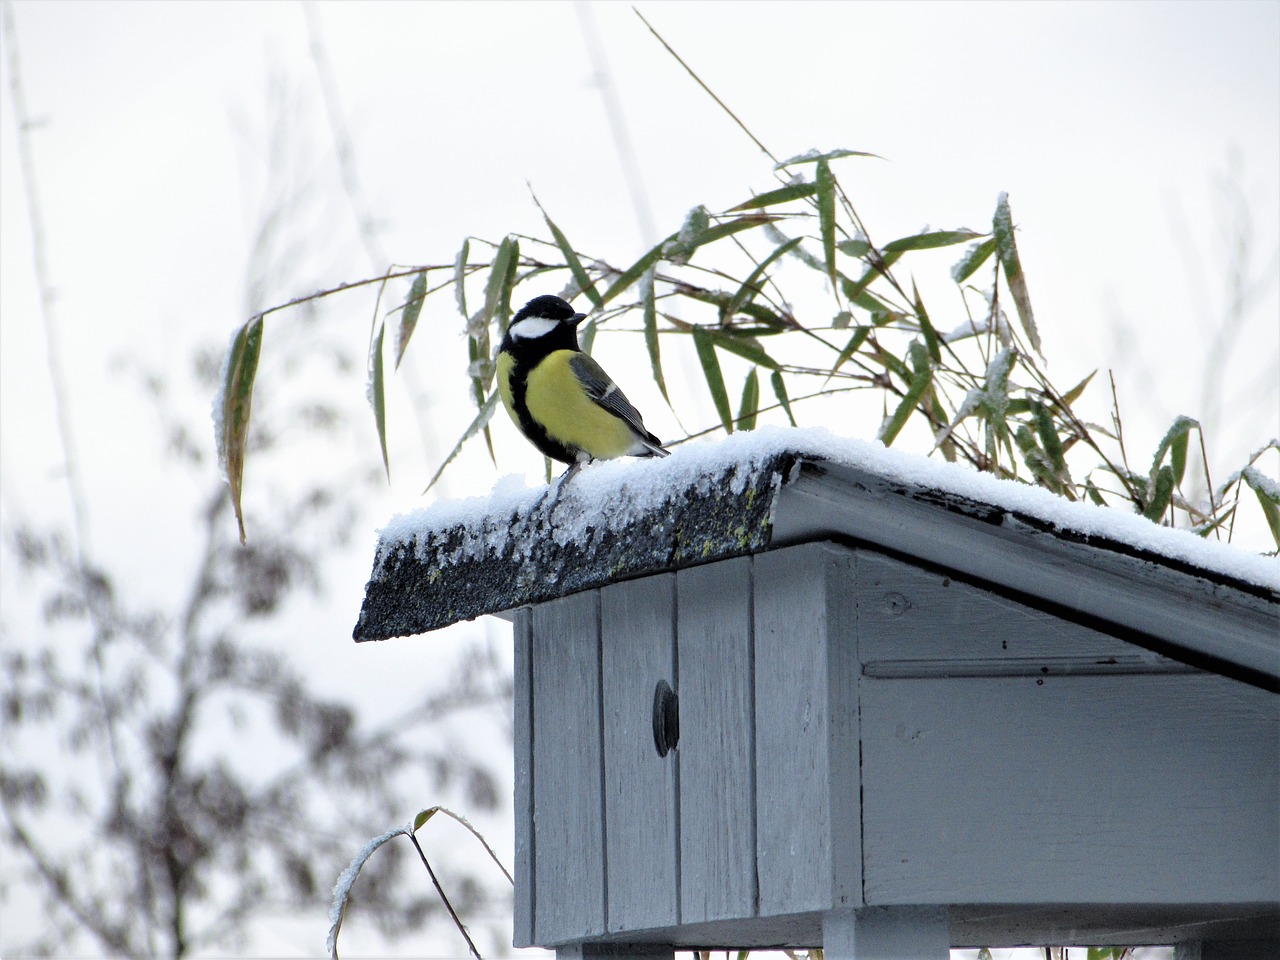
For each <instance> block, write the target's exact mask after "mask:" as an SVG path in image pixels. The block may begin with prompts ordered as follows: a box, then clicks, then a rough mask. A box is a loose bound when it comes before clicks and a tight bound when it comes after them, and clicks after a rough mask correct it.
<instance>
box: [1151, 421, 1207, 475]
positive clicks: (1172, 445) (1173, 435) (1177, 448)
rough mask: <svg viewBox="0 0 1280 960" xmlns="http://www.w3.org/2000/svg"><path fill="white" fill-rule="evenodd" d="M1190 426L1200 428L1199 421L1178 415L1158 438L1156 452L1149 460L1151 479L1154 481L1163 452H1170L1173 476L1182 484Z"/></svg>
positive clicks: (1163, 456)
mask: <svg viewBox="0 0 1280 960" xmlns="http://www.w3.org/2000/svg"><path fill="white" fill-rule="evenodd" d="M1192 428H1195V429H1197V430H1198V429H1200V423H1199V421H1197V420H1193V419H1192V418H1191V417H1183V416H1179V417H1177V418H1175V419H1174V421H1173V424H1172V425H1171V426H1170V427H1169V429H1168V430H1166V431H1165V434H1164V436H1163V437H1162V438H1161V439H1160V444H1159V446H1157V447H1156V454H1155V456H1154V457H1153V458H1152V460H1151V474H1150V477H1151V481H1152V483H1154V482H1155V479H1156V471H1157V470H1159V469H1160V464H1161V463H1163V462H1164V458H1165V454H1167V453H1170V454H1172V455H1171V457H1170V462H1171V463H1172V465H1173V478H1174V480H1175V481H1176V484H1177V485H1178V486H1181V485H1182V478H1183V476H1184V475H1185V473H1186V470H1187V440H1188V439H1189V436H1188V435H1189V433H1190V431H1191V430H1192Z"/></svg>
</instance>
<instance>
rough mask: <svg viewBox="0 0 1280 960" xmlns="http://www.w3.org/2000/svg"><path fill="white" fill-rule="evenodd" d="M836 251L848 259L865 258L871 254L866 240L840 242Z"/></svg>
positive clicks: (869, 245)
mask: <svg viewBox="0 0 1280 960" xmlns="http://www.w3.org/2000/svg"><path fill="white" fill-rule="evenodd" d="M836 249H837V250H839V251H840V252H841V253H843V254H846V255H848V256H850V257H859V258H860V257H865V256H866V255H867V254H868V253H870V252H871V244H869V243H868V242H867V241H866V240H841V241H840V242H839V243H837V244H836Z"/></svg>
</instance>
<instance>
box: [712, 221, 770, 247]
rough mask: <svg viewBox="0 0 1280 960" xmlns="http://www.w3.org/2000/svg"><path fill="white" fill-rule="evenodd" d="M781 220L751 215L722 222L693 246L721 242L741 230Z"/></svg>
mask: <svg viewBox="0 0 1280 960" xmlns="http://www.w3.org/2000/svg"><path fill="white" fill-rule="evenodd" d="M781 219H782V217H775V216H772V215H771V214H767V213H751V214H747V216H745V217H738V218H737V219H736V220H724V221H722V222H720V223H717V224H715V225H714V226H712V227H708V228H707V230H706V232H705V233H703V234H702V235H701V236H699V237H698V241H697V243H696V244H695V246H697V247H705V246H707V245H708V244H711V243H715V242H716V241H717V240H723V239H724V238H725V237H731V236H733V235H734V234H735V233H741V232H742V231H743V230H752V229H754V228H756V227H761V226H764V225H765V224H767V223H774V222H775V221H778V220H781Z"/></svg>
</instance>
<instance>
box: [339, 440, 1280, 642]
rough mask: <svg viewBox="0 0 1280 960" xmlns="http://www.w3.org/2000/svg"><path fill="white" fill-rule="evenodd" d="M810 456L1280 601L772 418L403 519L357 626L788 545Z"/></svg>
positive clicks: (1235, 567) (1116, 535)
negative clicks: (668, 451) (661, 455)
mask: <svg viewBox="0 0 1280 960" xmlns="http://www.w3.org/2000/svg"><path fill="white" fill-rule="evenodd" d="M802 462H803V463H804V464H805V465H807V466H813V467H816V468H817V472H818V473H821V472H823V471H825V470H826V469H836V470H837V471H838V472H839V473H842V474H845V475H846V476H848V475H849V471H853V473H854V474H857V475H861V476H864V477H865V478H867V480H869V481H871V482H872V484H873V485H875V486H877V487H879V488H881V489H883V490H893V491H894V492H895V493H897V494H900V495H901V496H902V497H904V498H905V499H907V500H909V501H912V502H915V503H918V504H929V505H931V506H932V508H933V509H936V510H942V511H946V512H949V513H959V514H964V515H966V516H968V517H970V518H971V519H973V520H975V521H981V522H982V523H986V524H994V525H1002V524H1007V523H1015V524H1020V525H1022V526H1024V527H1027V528H1035V529H1037V530H1040V531H1042V532H1044V533H1046V534H1048V535H1049V536H1050V539H1051V540H1054V541H1055V542H1061V543H1067V542H1070V543H1075V544H1078V545H1087V546H1088V547H1089V548H1090V549H1093V550H1097V551H1100V553H1099V554H1098V555H1099V556H1108V557H1111V556H1119V555H1124V556H1128V557H1133V558H1137V559H1139V560H1142V561H1144V562H1147V563H1149V564H1150V565H1154V566H1159V567H1162V568H1165V569H1168V570H1171V571H1176V572H1180V573H1183V574H1186V575H1189V576H1192V577H1198V578H1201V579H1206V580H1209V581H1212V582H1214V583H1218V584H1224V585H1226V586H1227V587H1228V588H1230V589H1232V590H1239V591H1242V592H1244V593H1246V594H1249V595H1252V596H1254V597H1256V598H1260V599H1261V600H1262V601H1263V602H1264V603H1266V604H1267V605H1268V606H1271V605H1277V604H1280V561H1276V560H1275V559H1274V558H1264V557H1259V556H1257V555H1254V554H1250V553H1248V552H1247V551H1243V550H1239V549H1235V548H1231V547H1227V546H1225V545H1223V544H1216V543H1206V542H1204V541H1202V540H1201V539H1200V538H1198V537H1196V536H1194V535H1193V534H1191V533H1189V532H1187V531H1184V530H1174V529H1170V528H1167V527H1161V526H1159V525H1157V524H1154V523H1151V522H1150V521H1147V520H1145V519H1144V518H1142V517H1139V516H1137V515H1134V514H1130V513H1127V512H1125V511H1122V510H1118V509H1112V508H1101V507H1095V506H1093V505H1091V504H1084V503H1073V502H1069V501H1067V500H1066V499H1064V498H1062V497H1059V496H1056V495H1054V494H1051V493H1049V492H1048V491H1045V490H1041V489H1038V488H1034V487H1031V486H1028V485H1026V484H1022V483H1016V482H1011V481H1006V480H999V479H996V478H994V477H992V476H990V475H988V474H979V473H977V472H975V471H973V470H971V469H968V468H965V467H962V466H958V465H955V464H948V463H945V462H939V461H936V460H930V459H928V458H924V457H920V456H917V455H912V454H907V453H903V452H901V451H897V450H892V449H886V448H885V447H883V446H882V445H880V444H878V443H875V442H866V441H859V440H850V439H847V438H842V437H836V436H833V435H831V434H829V433H828V432H827V431H824V430H820V429H816V430H815V429H801V430H796V429H779V428H764V429H761V430H758V431H753V432H752V433H750V434H735V435H734V436H732V437H730V438H728V439H726V440H722V441H719V442H717V443H713V444H711V443H708V444H699V445H692V446H690V447H682V448H680V449H678V450H677V451H676V452H675V454H674V455H673V456H672V457H670V458H668V459H666V460H661V461H639V462H623V461H610V462H605V463H597V464H593V465H592V466H591V467H590V468H588V469H587V470H584V471H582V473H581V474H579V475H578V477H576V478H575V479H574V480H573V481H572V482H571V483H570V484H569V485H568V486H566V487H565V488H564V489H563V491H561V492H560V493H559V495H558V499H557V498H555V497H554V496H553V495H552V494H551V491H552V490H553V489H555V488H545V487H540V488H536V489H533V490H529V489H523V488H521V489H516V490H512V489H511V484H510V483H507V482H502V483H500V484H499V485H498V487H496V488H495V490H494V492H493V493H492V494H490V496H489V497H487V498H475V499H471V500H465V501H450V502H441V503H437V504H434V505H432V506H430V507H428V508H426V509H424V510H420V511H417V512H415V513H413V514H408V515H403V516H401V517H397V518H395V519H394V520H393V521H392V522H391V523H389V524H388V525H387V527H386V528H384V529H383V531H382V533H381V536H380V539H379V544H378V551H377V557H376V560H375V563H374V570H373V575H372V578H371V580H370V582H369V584H368V588H367V593H366V597H365V602H364V605H363V608H362V610H361V614H360V619H359V622H358V623H357V625H356V629H355V632H354V636H355V638H356V639H357V640H374V639H386V638H389V637H393V636H408V635H412V634H416V633H422V632H425V631H427V630H433V629H437V628H438V627H441V626H446V625H448V624H450V623H454V622H457V621H458V620H466V619H472V618H474V617H476V616H480V615H482V614H486V613H497V612H502V611H507V610H512V609H515V608H518V607H521V606H524V605H527V604H532V603H539V602H542V601H545V600H549V599H552V598H555V597H559V596H564V595H567V594H569V593H573V592H576V591H578V590H584V589H589V588H592V587H597V586H602V585H604V584H606V583H611V582H614V581H617V580H623V579H628V578H631V577H637V576H644V575H648V574H651V573H658V572H663V571H667V570H672V569H676V568H678V567H681V566H689V565H693V564H696V563H704V562H710V561H713V560H719V559H727V558H729V557H733V556H741V555H744V554H748V553H754V552H758V551H760V550H764V549H768V548H770V547H771V546H778V545H780V543H779V542H778V541H777V538H776V536H775V532H774V530H773V520H774V518H775V515H776V511H777V509H778V503H779V500H780V497H779V493H780V491H781V490H782V488H783V485H784V483H787V484H790V483H791V482H792V481H794V480H797V479H799V478H800V473H801V471H800V470H799V466H800V465H801V464H802ZM814 472H815V471H814V470H813V469H810V470H807V471H806V473H807V474H809V475H811V476H812V475H813V474H814ZM801 486H802V485H801ZM781 499H785V498H781ZM893 499H895V500H897V499H899V498H898V497H894V498H893Z"/></svg>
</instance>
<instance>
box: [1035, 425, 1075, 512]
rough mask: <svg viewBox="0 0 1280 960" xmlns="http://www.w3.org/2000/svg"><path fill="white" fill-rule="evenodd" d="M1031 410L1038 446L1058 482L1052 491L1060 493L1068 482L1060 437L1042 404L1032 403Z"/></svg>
mask: <svg viewBox="0 0 1280 960" xmlns="http://www.w3.org/2000/svg"><path fill="white" fill-rule="evenodd" d="M1031 410H1032V413H1033V414H1034V416H1035V418H1036V433H1037V434H1039V436H1040V446H1041V447H1042V448H1043V449H1044V453H1045V456H1046V457H1048V459H1049V465H1050V466H1051V467H1052V468H1053V475H1054V477H1055V478H1056V479H1057V480H1058V481H1059V484H1058V485H1057V486H1055V488H1054V489H1055V490H1057V491H1058V492H1061V489H1062V485H1063V484H1065V483H1068V482H1070V474H1069V473H1068V471H1067V461H1066V459H1065V458H1064V455H1063V448H1062V437H1060V436H1059V435H1058V428H1057V426H1056V425H1055V424H1054V422H1053V417H1052V415H1051V414H1050V413H1049V409H1048V408H1047V407H1046V406H1045V405H1044V404H1042V403H1032V404H1031Z"/></svg>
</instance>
